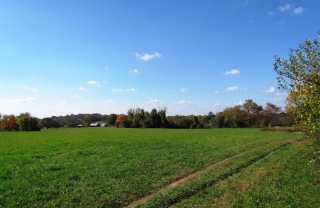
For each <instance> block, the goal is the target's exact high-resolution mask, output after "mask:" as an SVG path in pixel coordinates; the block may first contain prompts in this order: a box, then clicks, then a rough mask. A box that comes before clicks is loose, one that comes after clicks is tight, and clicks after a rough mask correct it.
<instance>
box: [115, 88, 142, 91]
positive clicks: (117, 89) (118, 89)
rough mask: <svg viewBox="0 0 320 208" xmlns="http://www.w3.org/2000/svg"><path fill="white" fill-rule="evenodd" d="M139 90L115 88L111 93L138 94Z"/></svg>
mask: <svg viewBox="0 0 320 208" xmlns="http://www.w3.org/2000/svg"><path fill="white" fill-rule="evenodd" d="M137 91H138V89H136V88H127V89H122V88H113V89H111V92H137Z"/></svg>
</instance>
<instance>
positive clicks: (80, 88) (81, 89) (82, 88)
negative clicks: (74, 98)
mask: <svg viewBox="0 0 320 208" xmlns="http://www.w3.org/2000/svg"><path fill="white" fill-rule="evenodd" d="M78 89H79V90H80V91H86V88H84V87H82V86H80V87H78Z"/></svg>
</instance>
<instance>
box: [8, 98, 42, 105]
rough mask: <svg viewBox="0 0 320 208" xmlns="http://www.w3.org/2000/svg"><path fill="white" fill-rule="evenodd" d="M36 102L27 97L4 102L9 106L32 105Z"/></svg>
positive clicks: (34, 99)
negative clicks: (9, 104)
mask: <svg viewBox="0 0 320 208" xmlns="http://www.w3.org/2000/svg"><path fill="white" fill-rule="evenodd" d="M36 100H37V98H35V97H27V98H16V99H13V100H10V99H7V100H5V102H7V103H11V104H32V103H34V102H35V101H36Z"/></svg>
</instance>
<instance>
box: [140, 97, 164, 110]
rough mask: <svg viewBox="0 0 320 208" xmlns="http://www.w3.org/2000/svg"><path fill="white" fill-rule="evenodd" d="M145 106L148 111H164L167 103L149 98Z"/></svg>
mask: <svg viewBox="0 0 320 208" xmlns="http://www.w3.org/2000/svg"><path fill="white" fill-rule="evenodd" d="M144 106H146V108H147V109H153V108H156V109H163V108H165V103H164V102H162V101H161V100H159V99H157V98H149V100H148V101H147V102H146V104H145V105H144Z"/></svg>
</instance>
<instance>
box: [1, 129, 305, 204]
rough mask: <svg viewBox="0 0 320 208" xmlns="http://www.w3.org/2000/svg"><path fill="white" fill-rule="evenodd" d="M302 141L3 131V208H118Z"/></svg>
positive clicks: (155, 132)
mask: <svg viewBox="0 0 320 208" xmlns="http://www.w3.org/2000/svg"><path fill="white" fill-rule="evenodd" d="M298 138H300V136H299V135H297V134H293V133H286V132H261V131H259V130H257V129H203V130H172V129H117V128H84V129H58V130H46V131H41V132H16V133H12V132H3V133H0V164H1V169H0V207H1V206H3V207H22V206H23V207H33V206H36V207H52V206H59V207H75V206H86V207H92V206H96V207H121V206H124V205H126V204H129V203H130V202H131V201H133V200H135V199H137V198H140V197H142V196H145V195H147V194H149V193H152V192H154V191H156V190H159V189H161V187H164V186H165V185H167V184H169V183H170V182H172V181H174V180H176V179H177V178H181V177H183V176H185V175H188V174H190V173H192V172H195V171H197V170H200V169H202V168H204V167H206V166H208V165H210V164H212V163H214V162H216V161H219V160H221V159H223V158H226V157H230V156H232V155H235V154H237V153H239V152H242V151H244V150H249V149H250V148H253V147H257V146H260V145H264V144H268V143H283V142H285V141H286V140H288V139H290V140H292V139H298ZM261 154H263V153H261ZM251 156H252V157H253V158H254V157H256V156H257V155H251ZM251 159H252V158H251ZM251 159H250V158H249V159H248V160H243V161H240V163H241V164H242V163H246V162H248V161H250V160H251ZM240 163H236V164H233V165H237V164H240ZM230 168H231V167H230Z"/></svg>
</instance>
